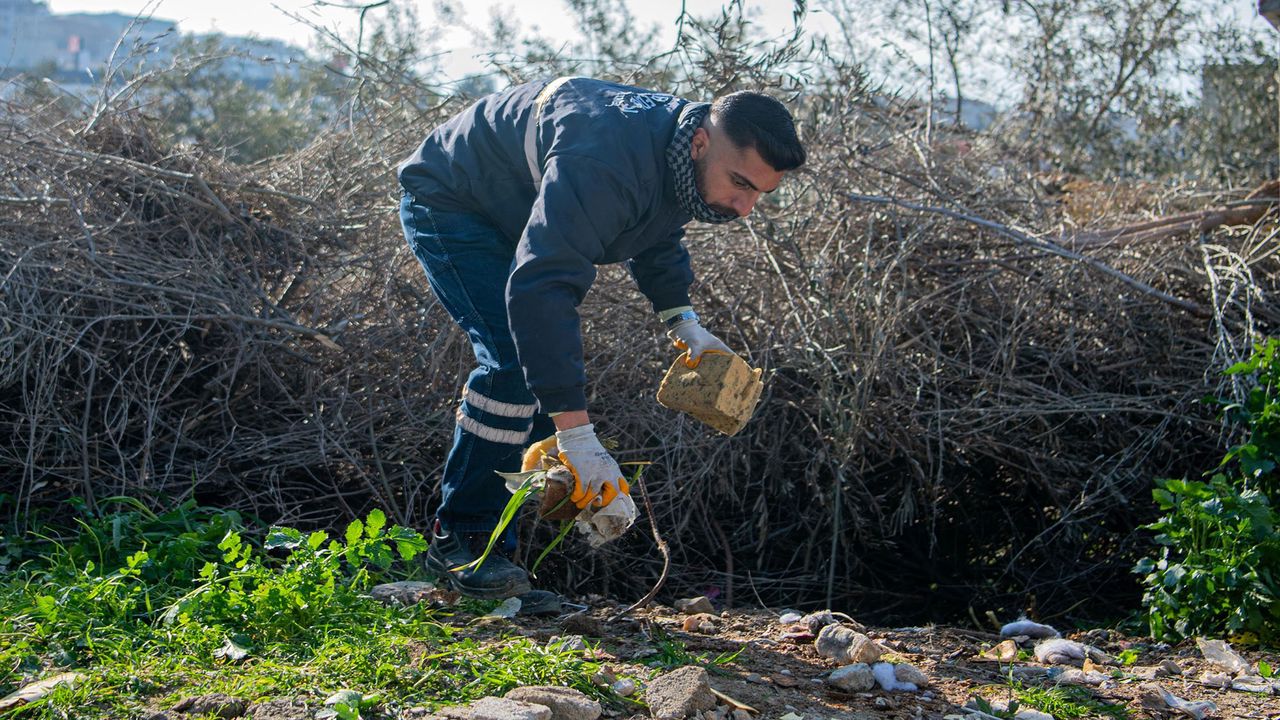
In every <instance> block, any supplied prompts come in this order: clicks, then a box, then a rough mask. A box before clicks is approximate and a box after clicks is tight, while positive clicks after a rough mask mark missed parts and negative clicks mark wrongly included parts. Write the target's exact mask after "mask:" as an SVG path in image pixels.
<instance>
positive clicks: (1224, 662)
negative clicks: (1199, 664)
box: [1196, 638, 1250, 675]
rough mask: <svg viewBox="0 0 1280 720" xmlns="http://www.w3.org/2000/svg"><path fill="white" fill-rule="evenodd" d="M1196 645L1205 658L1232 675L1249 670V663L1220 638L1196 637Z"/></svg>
mask: <svg viewBox="0 0 1280 720" xmlns="http://www.w3.org/2000/svg"><path fill="white" fill-rule="evenodd" d="M1196 645H1198V646H1199V647H1200V653H1201V654H1202V655H1204V659H1205V660H1208V661H1209V663H1210V664H1212V665H1214V666H1216V667H1218V668H1220V669H1222V670H1226V671H1227V672H1229V673H1231V674H1232V675H1241V674H1244V673H1248V672H1249V670H1250V668H1249V663H1248V662H1246V661H1245V659H1244V658H1242V657H1240V655H1239V654H1237V653H1236V651H1235V650H1232V649H1231V646H1230V645H1228V644H1227V643H1226V642H1224V641H1222V640H1205V639H1204V638H1196Z"/></svg>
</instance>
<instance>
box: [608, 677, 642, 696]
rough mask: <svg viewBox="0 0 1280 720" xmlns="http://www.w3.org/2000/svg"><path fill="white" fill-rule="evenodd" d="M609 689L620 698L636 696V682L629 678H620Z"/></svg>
mask: <svg viewBox="0 0 1280 720" xmlns="http://www.w3.org/2000/svg"><path fill="white" fill-rule="evenodd" d="M609 687H611V688H613V691H614V692H616V693H618V694H619V695H621V696H622V697H631V696H632V695H635V694H636V681H635V680H632V679H631V678H622V679H621V680H618V681H617V682H615V683H613V684H612V685H610V686H609Z"/></svg>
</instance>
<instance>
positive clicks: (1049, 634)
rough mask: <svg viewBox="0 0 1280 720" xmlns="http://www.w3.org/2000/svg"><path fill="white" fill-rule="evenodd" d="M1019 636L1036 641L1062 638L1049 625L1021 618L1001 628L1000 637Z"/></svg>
mask: <svg viewBox="0 0 1280 720" xmlns="http://www.w3.org/2000/svg"><path fill="white" fill-rule="evenodd" d="M1017 635H1025V636H1027V637H1029V638H1033V639H1035V640H1043V639H1045V638H1056V637H1061V636H1062V634H1061V633H1059V632H1058V631H1057V630H1055V629H1054V628H1052V627H1050V626H1048V625H1041V624H1040V623H1038V622H1032V621H1030V620H1028V619H1026V618H1020V619H1018V620H1015V621H1014V622H1011V623H1009V624H1007V625H1005V626H1004V627H1002V628H1000V637H1006V638H1009V637H1014V636H1017Z"/></svg>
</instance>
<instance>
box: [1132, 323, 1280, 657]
mask: <svg viewBox="0 0 1280 720" xmlns="http://www.w3.org/2000/svg"><path fill="white" fill-rule="evenodd" d="M1226 373H1227V374H1229V375H1251V376H1253V378H1254V381H1255V384H1254V386H1253V387H1252V388H1251V389H1250V391H1249V393H1248V395H1247V399H1246V400H1245V402H1243V403H1229V402H1226V401H1218V402H1219V403H1220V404H1221V405H1222V407H1223V413H1224V416H1225V417H1226V419H1227V420H1229V421H1231V422H1232V423H1235V424H1237V425H1239V426H1241V427H1242V428H1243V430H1244V434H1245V439H1244V441H1243V442H1241V443H1239V444H1237V445H1234V446H1232V447H1231V448H1230V449H1229V450H1228V451H1227V453H1226V455H1225V456H1224V457H1223V459H1222V462H1221V463H1220V464H1219V466H1218V468H1217V469H1216V470H1215V471H1210V473H1206V475H1210V474H1211V477H1209V479H1208V480H1207V481H1199V480H1186V479H1161V480H1157V481H1156V488H1155V490H1154V491H1153V497H1154V499H1155V502H1156V504H1157V506H1159V508H1160V511H1161V512H1162V513H1164V514H1163V516H1162V517H1160V519H1159V520H1157V521H1156V522H1154V523H1152V524H1150V525H1148V526H1147V529H1149V530H1151V531H1153V532H1155V533H1156V536H1155V540H1156V542H1157V543H1158V544H1159V545H1161V546H1162V547H1161V549H1160V552H1159V554H1158V555H1157V556H1155V557H1147V558H1143V559H1142V560H1141V561H1139V562H1138V563H1137V565H1136V566H1135V567H1134V572H1136V573H1139V574H1141V575H1143V585H1144V588H1145V592H1144V594H1143V604H1144V606H1145V607H1146V610H1147V620H1148V623H1149V626H1150V630H1151V635H1152V636H1153V637H1155V638H1157V639H1164V638H1178V637H1187V636H1190V635H1194V634H1200V633H1204V634H1221V633H1223V631H1226V632H1252V633H1255V634H1257V635H1258V636H1259V637H1260V638H1262V639H1263V640H1266V641H1270V640H1274V639H1276V638H1277V637H1280V535H1277V533H1276V526H1277V524H1278V523H1280V515H1278V514H1277V510H1276V508H1275V507H1274V506H1273V505H1272V500H1273V498H1274V497H1275V495H1276V494H1277V493H1280V473H1278V472H1277V462H1278V461H1280V339H1276V338H1272V339H1270V340H1268V341H1267V342H1265V343H1262V344H1259V345H1258V346H1257V347H1256V348H1255V349H1254V353H1253V355H1252V356H1251V357H1250V358H1249V360H1248V361H1246V362H1242V363H1238V364H1236V365H1234V366H1232V367H1231V368H1229V369H1228V370H1227V371H1226Z"/></svg>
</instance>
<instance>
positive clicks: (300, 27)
mask: <svg viewBox="0 0 1280 720" xmlns="http://www.w3.org/2000/svg"><path fill="white" fill-rule="evenodd" d="M618 1H619V2H625V3H626V4H627V5H628V7H629V8H630V9H631V12H632V14H633V15H634V17H635V18H636V20H637V21H638V22H641V23H644V24H645V26H649V25H652V24H655V23H656V24H657V25H658V26H659V28H660V29H662V30H663V31H664V32H665V33H667V35H668V37H670V38H672V39H674V37H675V20H676V18H677V17H679V15H680V6H681V0H618ZM47 2H48V5H49V8H50V9H51V10H52V11H53V12H56V13H68V12H121V13H128V14H139V13H142V12H148V11H149V12H150V13H151V14H152V15H153V16H155V17H157V18H163V19H165V20H175V21H177V22H178V27H179V28H180V29H181V30H182V31H183V32H209V31H215V30H216V31H220V32H224V33H228V34H231V35H258V36H260V37H272V38H281V39H284V40H288V41H290V42H293V43H295V44H297V45H300V46H303V47H306V46H307V45H308V43H309V41H310V40H311V37H312V35H313V33H312V31H311V29H310V28H308V27H307V26H306V25H304V24H302V23H300V22H298V21H297V20H295V19H293V18H291V17H290V15H291V14H292V15H295V16H304V17H308V18H312V19H313V20H315V21H317V23H318V24H321V25H324V26H326V27H335V26H336V27H346V28H351V27H354V25H355V18H356V13H355V12H353V11H350V10H337V9H333V8H325V7H323V5H358V4H359V3H358V2H357V0H329V1H328V2H324V3H318V2H315V1H314V0H158V1H157V0H47ZM392 2H393V3H398V4H412V5H414V6H416V8H417V10H418V17H419V19H420V21H421V23H422V25H423V26H424V27H430V24H431V21H432V19H433V18H434V17H435V12H434V11H433V5H434V3H433V2H432V0H392ZM686 4H687V7H688V10H689V12H690V13H692V14H698V15H702V14H710V13H713V12H716V11H718V10H719V8H720V7H721V5H722V0H687V1H686ZM459 5H461V6H464V7H465V8H466V10H465V12H466V19H467V21H468V22H470V23H472V24H475V25H478V26H486V25H487V20H488V18H489V17H490V13H491V12H492V11H493V9H495V8H496V9H498V10H499V11H500V12H502V13H504V14H507V15H509V16H510V17H513V18H514V19H515V20H516V21H517V22H518V23H519V25H520V26H521V27H522V28H525V29H532V28H534V27H537V28H538V29H539V30H540V31H541V33H542V34H544V35H546V36H549V37H551V38H553V39H566V38H567V37H568V35H569V34H570V32H571V31H572V27H573V25H572V21H571V19H570V18H569V16H568V14H567V12H566V11H565V6H564V3H563V2H562V1H561V0H519V1H518V2H517V1H514V0H464V1H463V2H461V3H459ZM746 6H747V7H748V8H749V9H750V10H752V11H755V12H758V16H757V17H756V22H757V23H759V24H760V25H762V26H764V27H766V28H776V32H779V33H780V32H783V31H785V30H786V29H788V28H790V27H791V10H792V7H793V3H792V0H754V1H752V0H748V1H747V3H746ZM373 12H378V11H377V10H374V11H373ZM771 34H772V33H771ZM470 41H471V38H470V37H468V36H467V33H465V32H460V33H458V34H457V37H454V38H448V39H446V41H445V47H446V48H447V49H448V50H449V51H450V56H449V57H448V59H447V62H446V63H445V67H446V70H447V71H450V74H455V73H460V72H470V71H473V70H476V69H479V62H478V61H477V60H476V59H475V57H474V56H475V53H476V51H475V50H474V49H472V48H471V47H470Z"/></svg>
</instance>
